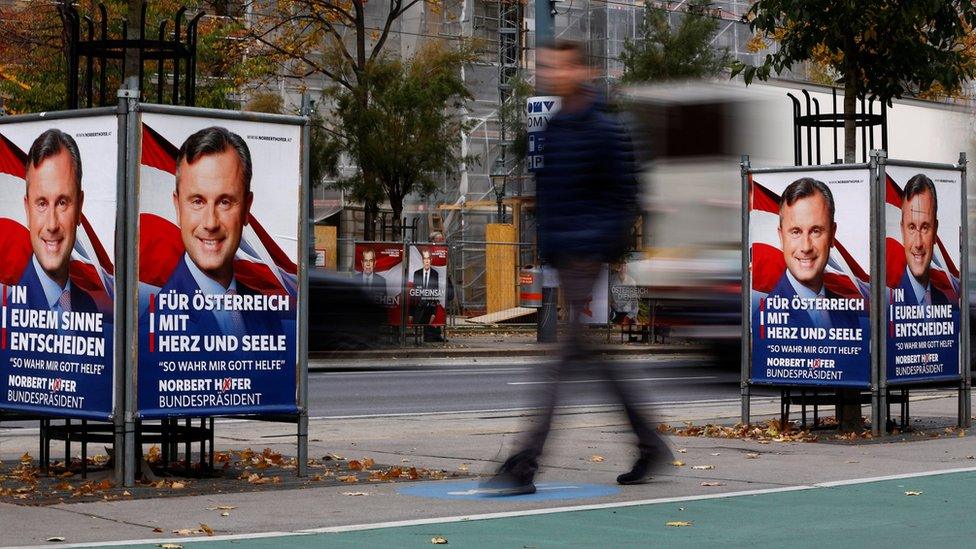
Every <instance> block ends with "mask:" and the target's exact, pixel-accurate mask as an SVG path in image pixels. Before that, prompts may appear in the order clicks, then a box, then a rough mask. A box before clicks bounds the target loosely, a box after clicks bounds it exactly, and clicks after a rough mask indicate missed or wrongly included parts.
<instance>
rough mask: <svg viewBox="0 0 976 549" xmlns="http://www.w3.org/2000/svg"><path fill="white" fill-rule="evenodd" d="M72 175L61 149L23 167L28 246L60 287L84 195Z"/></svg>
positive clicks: (79, 217)
mask: <svg viewBox="0 0 976 549" xmlns="http://www.w3.org/2000/svg"><path fill="white" fill-rule="evenodd" d="M76 177H77V175H76V174H75V169H74V164H73V162H72V160H71V155H70V154H69V153H68V151H67V150H65V149H63V148H62V149H61V150H60V151H59V152H58V153H57V154H55V155H53V156H49V157H48V158H45V159H44V160H42V161H41V163H40V164H38V165H37V166H33V165H30V164H28V166H27V174H26V179H27V193H26V194H25V195H24V208H25V209H26V211H27V229H28V230H29V231H30V241H31V248H32V249H33V251H34V257H36V258H37V262H38V263H39V264H40V265H41V268H42V269H44V272H45V273H46V274H47V275H48V276H49V277H51V278H52V279H53V280H55V281H56V282H58V283H59V284H61V286H62V287H63V286H64V285H65V284H67V281H68V262H69V260H70V258H71V250H72V249H73V248H74V246H75V235H76V233H77V230H78V224H79V223H80V222H81V207H82V203H83V202H84V198H85V196H84V193H83V192H82V191H81V189H80V188H79V187H80V185H79V184H78V182H77V181H76Z"/></svg>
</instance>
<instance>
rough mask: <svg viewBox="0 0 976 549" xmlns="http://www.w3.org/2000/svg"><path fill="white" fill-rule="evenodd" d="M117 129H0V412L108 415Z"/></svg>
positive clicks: (102, 121)
mask: <svg viewBox="0 0 976 549" xmlns="http://www.w3.org/2000/svg"><path fill="white" fill-rule="evenodd" d="M117 129H118V123H117V120H116V118H115V117H114V116H104V115H103V116H93V117H84V118H75V119H65V120H57V119H54V120H44V121H31V122H16V119H12V123H7V124H0V409H12V410H21V411H30V412H41V413H50V414H56V415H61V416H68V417H81V418H94V419H102V420H104V419H106V418H107V417H109V416H110V415H111V414H112V406H113V401H112V382H113V371H114V360H113V356H114V353H113V339H114V337H113V331H114V306H115V302H114V293H115V284H114V265H113V259H112V258H113V254H114V249H113V245H114V243H115V211H116V167H117V162H118V154H119V148H118V147H119V144H118V135H117V133H116V132H117ZM38 365H43V366H42V367H38ZM51 366H53V367H51Z"/></svg>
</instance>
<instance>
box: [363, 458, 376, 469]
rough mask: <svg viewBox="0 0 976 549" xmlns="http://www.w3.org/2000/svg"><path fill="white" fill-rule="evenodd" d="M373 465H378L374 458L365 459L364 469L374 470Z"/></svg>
mask: <svg viewBox="0 0 976 549" xmlns="http://www.w3.org/2000/svg"><path fill="white" fill-rule="evenodd" d="M373 465H376V462H375V461H373V458H363V469H372V468H373Z"/></svg>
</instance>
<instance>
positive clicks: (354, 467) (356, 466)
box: [347, 459, 363, 471]
mask: <svg viewBox="0 0 976 549" xmlns="http://www.w3.org/2000/svg"><path fill="white" fill-rule="evenodd" d="M347 465H348V466H349V470H350V471H360V470H362V469H363V464H362V463H360V462H359V460H356V459H352V460H349V463H347Z"/></svg>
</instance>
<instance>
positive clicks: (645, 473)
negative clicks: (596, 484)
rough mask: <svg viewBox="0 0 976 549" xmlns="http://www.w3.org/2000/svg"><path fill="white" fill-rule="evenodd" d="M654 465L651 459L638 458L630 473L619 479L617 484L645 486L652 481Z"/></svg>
mask: <svg viewBox="0 0 976 549" xmlns="http://www.w3.org/2000/svg"><path fill="white" fill-rule="evenodd" d="M652 464H653V462H652V460H651V458H649V457H643V456H642V457H640V458H638V459H637V461H636V462H635V463H634V467H633V468H631V470H630V471H628V472H626V473H624V474H622V475H620V476H618V477H617V484H644V483H645V482H647V481H649V480H651V466H652Z"/></svg>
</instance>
